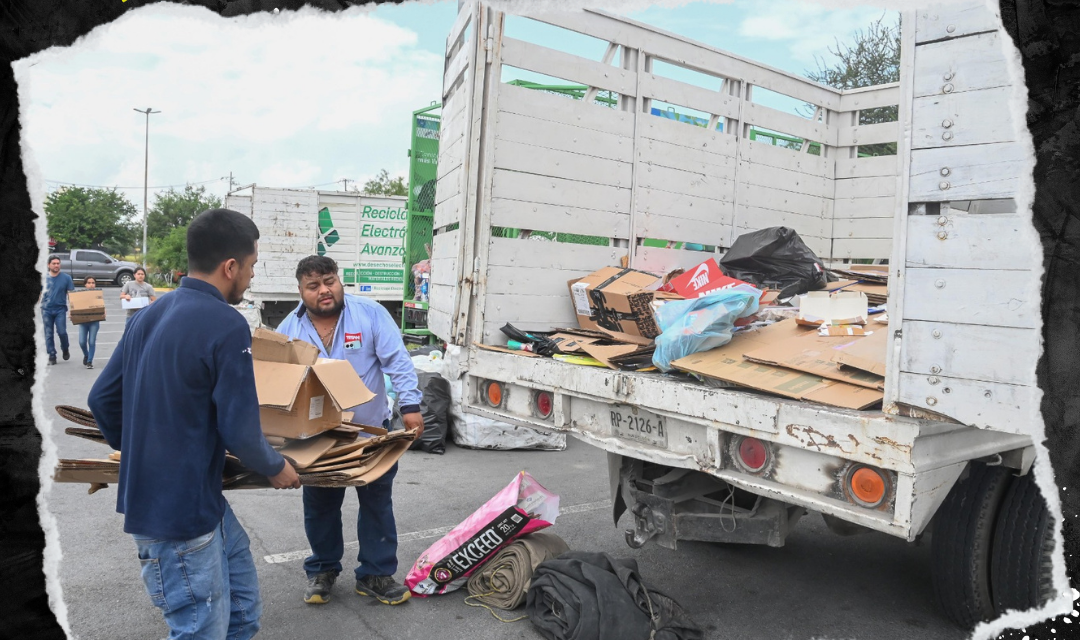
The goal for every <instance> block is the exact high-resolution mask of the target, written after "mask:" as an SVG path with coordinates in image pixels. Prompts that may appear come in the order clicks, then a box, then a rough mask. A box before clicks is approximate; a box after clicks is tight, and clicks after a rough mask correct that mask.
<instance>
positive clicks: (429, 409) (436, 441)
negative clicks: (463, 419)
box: [394, 371, 450, 455]
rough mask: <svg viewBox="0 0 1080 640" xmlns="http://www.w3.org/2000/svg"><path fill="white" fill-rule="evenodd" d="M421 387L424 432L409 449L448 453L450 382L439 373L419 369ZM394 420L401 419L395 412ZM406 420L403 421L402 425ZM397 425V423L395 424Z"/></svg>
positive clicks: (421, 413) (417, 374) (418, 375)
mask: <svg viewBox="0 0 1080 640" xmlns="http://www.w3.org/2000/svg"><path fill="white" fill-rule="evenodd" d="M416 376H417V378H418V379H419V383H420V384H419V387H420V390H421V391H422V392H423V394H424V396H423V399H422V400H421V401H420V415H422V416H423V418H424V434H423V435H421V436H420V437H419V438H417V439H416V440H415V441H413V443H412V446H410V447H409V449H419V450H420V451H425V452H427V453H437V454H440V455H441V454H443V453H446V436H447V434H448V433H450V383H449V382H447V381H446V380H445V379H444V378H443V377H442V376H440V375H439V374H437V373H426V372H422V371H417V372H416ZM394 413H395V415H394V422H395V423H397V422H398V421H400V420H401V416H400V413H399V412H398V411H395V412H394ZM403 424H404V422H403V421H402V425H403ZM394 426H395V427H396V426H397V424H395V425H394Z"/></svg>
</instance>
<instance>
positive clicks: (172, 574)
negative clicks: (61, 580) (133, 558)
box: [132, 503, 262, 640]
mask: <svg viewBox="0 0 1080 640" xmlns="http://www.w3.org/2000/svg"><path fill="white" fill-rule="evenodd" d="M132 537H133V538H135V545H136V546H137V547H138V549H139V562H140V563H142V579H143V584H144V585H145V586H146V592H147V594H149V596H150V601H151V602H153V604H154V606H155V607H157V608H159V609H161V611H162V613H163V614H164V615H165V622H166V623H168V625H169V630H170V632H169V640H181V639H182V640H248V639H249V638H251V637H253V636H254V635H255V634H256V633H257V632H258V631H259V617H260V616H261V615H262V599H261V598H260V597H259V579H258V576H257V575H256V574H255V561H254V560H253V559H252V557H251V549H250V541H249V539H248V536H247V533H246V532H245V531H244V528H243V527H242V526H240V522H238V521H237V519H236V516H235V515H234V514H233V511H232V508H231V507H229V506H228V504H227V503H226V505H225V515H224V517H223V518H222V520H221V524H219V525H218V526H217V527H215V528H214V530H213V531H211V532H210V533H207V534H204V535H201V536H199V537H197V538H193V539H191V540H182V541H181V540H154V539H151V538H148V537H146V536H140V535H132Z"/></svg>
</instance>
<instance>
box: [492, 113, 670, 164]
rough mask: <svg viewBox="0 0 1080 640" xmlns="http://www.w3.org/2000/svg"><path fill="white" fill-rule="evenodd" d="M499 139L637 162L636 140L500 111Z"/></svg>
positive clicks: (497, 134) (496, 136)
mask: <svg viewBox="0 0 1080 640" xmlns="http://www.w3.org/2000/svg"><path fill="white" fill-rule="evenodd" d="M598 108H599V107H598ZM684 126H685V125H684ZM495 139H496V140H505V141H508V142H520V143H523V144H528V145H533V146H537V147H544V148H546V149H558V150H560V151H571V152H574V153H580V154H583V155H587V156H591V157H597V158H605V159H608V160H618V161H620V162H633V158H634V149H633V147H634V141H633V138H624V137H622V136H618V135H614V134H611V133H606V132H603V131H593V130H590V129H585V128H582V127H576V126H573V125H571V124H566V123H562V122H552V121H549V120H540V119H538V118H531V117H528V116H522V115H518V114H516V113H506V112H500V113H499V114H498V116H496V119H495Z"/></svg>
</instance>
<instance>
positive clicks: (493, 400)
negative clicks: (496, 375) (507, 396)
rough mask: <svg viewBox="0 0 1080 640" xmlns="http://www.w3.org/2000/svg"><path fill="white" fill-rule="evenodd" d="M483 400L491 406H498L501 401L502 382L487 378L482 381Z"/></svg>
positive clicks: (500, 404)
mask: <svg viewBox="0 0 1080 640" xmlns="http://www.w3.org/2000/svg"><path fill="white" fill-rule="evenodd" d="M484 401H485V402H487V403H488V406H491V407H500V406H502V403H503V386H502V384H500V383H498V382H495V381H493V380H489V381H487V382H486V383H484Z"/></svg>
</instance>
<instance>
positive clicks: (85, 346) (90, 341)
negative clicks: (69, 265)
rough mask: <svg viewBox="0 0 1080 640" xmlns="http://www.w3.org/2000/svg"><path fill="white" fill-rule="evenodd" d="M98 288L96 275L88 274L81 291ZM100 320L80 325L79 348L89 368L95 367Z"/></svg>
mask: <svg viewBox="0 0 1080 640" xmlns="http://www.w3.org/2000/svg"><path fill="white" fill-rule="evenodd" d="M90 289H97V280H96V279H95V278H94V276H86V280H84V281H83V288H82V289H80V291H88V290H90ZM100 325H101V321H100V320H95V321H93V322H84V323H82V324H80V325H79V348H80V349H82V363H83V365H84V366H86V368H87V369H93V368H94V348H95V347H96V346H97V334H98V327H99V326H100Z"/></svg>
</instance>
